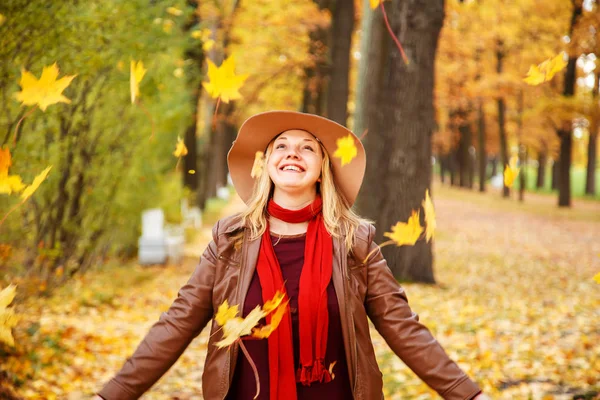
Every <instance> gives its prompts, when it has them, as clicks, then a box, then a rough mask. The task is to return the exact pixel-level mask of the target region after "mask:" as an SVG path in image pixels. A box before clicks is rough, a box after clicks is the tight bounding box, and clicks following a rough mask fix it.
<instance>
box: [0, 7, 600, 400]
mask: <svg viewBox="0 0 600 400" xmlns="http://www.w3.org/2000/svg"><path fill="white" fill-rule="evenodd" d="M599 54H600V11H599V4H598V2H597V1H596V0H585V1H581V0H545V1H539V0H516V1H513V2H505V1H503V0H464V1H459V0H445V1H444V0H423V1H420V2H408V1H404V0H386V1H384V2H381V1H380V0H364V1H362V0H356V1H353V0H293V1H289V0H252V1H246V0H239V1H237V0H208V1H197V0H187V1H184V0H168V1H167V0H130V1H127V2H123V1H117V0H105V1H103V2H97V1H79V0H70V1H66V0H53V1H51V2H47V1H30V0H2V2H0V140H1V141H2V142H1V145H2V154H1V155H2V158H1V159H0V193H2V197H0V211H1V212H0V214H1V216H0V217H1V218H2V220H1V222H0V272H1V273H0V289H5V291H4V292H2V294H1V295H0V359H1V360H2V361H1V364H0V398H7V399H21V398H26V399H65V398H68V399H78V398H89V397H91V396H92V394H93V393H94V392H95V391H98V390H99V389H100V388H101V387H102V384H103V383H104V382H106V381H107V380H108V379H110V377H111V376H112V375H113V374H114V373H116V372H117V371H118V368H120V366H121V365H122V363H123V362H124V361H125V359H126V357H127V356H128V355H130V354H131V352H132V351H133V350H135V347H136V345H137V343H139V341H140V339H141V338H142V337H143V335H144V334H145V332H147V330H148V328H149V327H150V326H151V324H152V323H153V322H154V321H156V320H157V319H158V317H159V315H160V313H161V312H162V311H166V309H168V306H169V305H170V303H171V302H172V300H173V299H174V298H175V297H176V296H177V290H178V289H179V287H180V286H181V285H182V284H183V283H185V282H186V280H187V278H188V277H189V275H190V274H191V272H192V271H193V269H194V266H195V264H196V263H197V260H198V257H199V255H200V254H201V253H202V251H203V250H204V247H205V246H206V244H207V243H208V240H210V229H211V227H212V225H213V224H214V223H215V222H216V221H217V220H218V218H220V217H222V216H225V215H229V214H231V213H233V212H236V211H239V210H240V209H242V207H243V204H242V203H241V201H240V200H239V198H238V197H237V196H236V194H235V191H234V190H233V189H232V187H231V186H230V185H229V182H228V171H227V163H226V155H227V151H228V150H229V148H230V146H231V143H232V141H233V140H234V139H235V137H236V134H237V130H238V128H239V126H240V125H241V123H242V122H243V121H244V120H245V119H246V118H247V117H249V116H251V115H253V114H255V113H257V112H262V111H267V110H273V109H282V110H296V111H303V112H309V113H315V114H319V115H322V116H326V117H328V118H330V119H333V120H335V121H336V122H338V123H340V124H342V125H345V126H347V127H349V128H350V129H351V130H353V132H355V133H356V135H357V136H359V137H360V139H361V141H362V142H363V145H364V146H365V149H366V151H367V160H368V161H367V164H368V165H367V172H366V176H365V180H364V182H363V186H362V189H361V192H360V195H359V198H358V200H357V204H356V209H357V211H358V212H359V213H360V214H361V215H363V216H365V217H367V218H370V219H372V220H374V221H375V223H376V226H377V228H378V229H377V237H376V240H377V241H378V242H382V241H385V240H387V239H386V238H384V233H385V232H388V231H390V230H391V229H392V226H393V225H395V224H396V223H398V222H406V221H407V220H408V219H409V217H410V216H411V212H412V211H413V210H419V209H420V208H421V207H422V202H423V201H424V199H425V196H426V194H425V193H426V191H427V190H428V191H429V194H430V196H431V198H432V199H433V203H434V204H435V219H436V221H437V229H436V231H435V235H434V239H433V240H424V239H423V240H418V241H417V242H416V243H415V244H414V245H404V246H387V247H385V248H383V253H384V256H385V257H386V260H387V261H388V265H389V267H390V269H391V270H392V272H393V273H394V275H395V276H396V278H397V279H398V280H399V281H400V282H401V283H402V284H403V286H404V287H405V289H406V291H407V293H408V296H409V300H410V302H411V305H412V307H413V309H414V310H415V311H416V312H417V313H419V315H420V316H421V321H422V322H423V323H424V324H425V325H427V326H428V328H430V329H431V331H432V333H433V334H434V336H436V338H437V339H438V340H439V341H440V342H441V343H442V345H443V346H444V348H445V349H446V350H447V352H448V353H449V354H450V355H451V357H452V358H453V359H455V360H456V361H457V362H458V363H459V365H460V366H461V367H462V368H463V369H465V371H466V372H467V373H468V374H469V375H470V376H471V377H472V378H473V379H474V380H476V381H477V382H478V383H479V384H480V385H481V387H482V388H483V389H484V391H486V392H487V393H488V394H489V395H490V396H491V397H492V398H505V399H576V398H582V399H583V398H585V399H593V398H599V397H598V396H599V395H598V392H599V391H600V324H599V323H598V322H599V321H600V319H599V318H600V275H598V274H600V244H599V243H600V242H599V241H598V237H599V235H600V188H599V186H600V172H599V171H598V169H599V163H598V157H597V154H598V139H597V137H598V130H599V126H600V102H599V100H600V99H599V97H598V96H599V86H598V82H599V80H600V66H599V62H600V61H599V60H598V56H599ZM61 96H62V97H61ZM49 167H51V168H50V169H49V170H48V169H47V168H49ZM423 207H424V206H423ZM424 214H425V213H423V212H421V215H420V221H421V224H422V225H428V227H430V226H432V225H433V223H432V222H431V221H430V222H427V221H426V220H425V215H424ZM430 216H431V214H430ZM15 287H16V289H15ZM13 297H14V299H13ZM11 301H12V303H11ZM206 335H207V333H206V332H203V333H202V335H201V336H200V337H199V338H198V339H197V340H195V341H194V342H193V344H192V345H191V346H190V348H189V349H188V350H187V351H186V352H185V353H184V355H183V356H182V357H181V358H180V359H179V360H178V361H177V363H176V365H175V366H174V367H173V368H172V369H171V370H170V371H169V372H168V373H167V374H166V375H165V376H164V377H163V378H162V379H161V380H160V381H159V382H158V383H157V384H156V385H155V386H154V387H153V388H152V389H151V391H149V392H148V393H147V394H146V396H145V398H148V399H176V398H177V399H201V398H202V394H201V392H202V391H201V384H200V378H201V374H202V364H203V357H205V352H206V340H207V337H206ZM372 336H373V341H374V343H375V345H376V348H377V349H378V350H377V352H378V354H377V356H378V361H379V364H380V368H381V370H382V372H383V375H384V382H385V395H386V399H387V398H389V399H429V398H439V397H438V396H437V395H436V394H435V392H433V391H432V390H431V389H430V388H428V387H427V385H426V384H425V383H423V382H422V381H421V380H419V378H418V377H416V376H415V375H414V374H413V373H412V372H411V371H410V370H409V369H408V368H407V367H406V366H405V365H404V364H403V363H402V362H401V360H399V359H398V358H397V357H396V356H395V355H393V354H392V353H390V351H389V349H388V348H387V346H386V345H385V342H383V340H382V339H381V337H380V336H379V335H378V334H377V332H376V331H375V330H373V333H372Z"/></svg>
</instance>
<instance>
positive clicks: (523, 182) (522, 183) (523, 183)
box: [519, 145, 527, 201]
mask: <svg viewBox="0 0 600 400" xmlns="http://www.w3.org/2000/svg"><path fill="white" fill-rule="evenodd" d="M521 147H522V149H521V173H520V174H519V201H524V200H525V189H526V188H527V147H526V146H525V145H521V146H520V148H521Z"/></svg>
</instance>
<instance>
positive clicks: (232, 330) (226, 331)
mask: <svg viewBox="0 0 600 400" xmlns="http://www.w3.org/2000/svg"><path fill="white" fill-rule="evenodd" d="M265 316H266V314H265V312H264V311H263V310H262V309H261V307H260V306H256V307H255V308H254V309H253V310H252V311H250V312H249V313H248V315H247V316H246V318H240V317H235V318H231V319H228V320H227V321H225V323H224V324H223V339H222V340H221V341H219V342H217V343H215V345H216V346H217V347H219V348H222V347H227V346H230V345H231V344H233V342H235V341H236V340H238V339H239V338H240V337H242V336H246V335H249V334H251V333H252V329H253V328H254V327H255V326H256V325H257V324H258V323H259V322H260V320H261V319H263V318H264V317H265Z"/></svg>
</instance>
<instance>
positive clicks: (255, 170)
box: [250, 151, 265, 178]
mask: <svg viewBox="0 0 600 400" xmlns="http://www.w3.org/2000/svg"><path fill="white" fill-rule="evenodd" d="M264 164H265V154H264V153H263V152H262V151H257V152H256V154H255V155H254V164H253V165H252V171H250V176H251V177H252V178H258V177H259V176H261V174H262V172H263V166H264Z"/></svg>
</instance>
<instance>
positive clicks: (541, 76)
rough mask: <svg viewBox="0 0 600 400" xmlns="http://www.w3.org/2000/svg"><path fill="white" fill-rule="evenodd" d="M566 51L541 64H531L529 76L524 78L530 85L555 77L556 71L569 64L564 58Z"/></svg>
mask: <svg viewBox="0 0 600 400" xmlns="http://www.w3.org/2000/svg"><path fill="white" fill-rule="evenodd" d="M564 54H565V52H564V51H562V52H560V53H559V54H557V55H556V56H554V57H552V58H549V59H547V60H545V61H544V62H542V63H540V64H539V65H531V66H530V67H529V71H527V76H526V77H525V78H524V79H523V80H524V81H525V83H527V84H529V85H534V86H535V85H539V84H541V83H544V82H547V81H549V80H551V79H552V78H554V75H556V73H558V72H560V71H562V70H563V69H564V68H565V67H566V66H567V64H568V62H567V61H565V59H564Z"/></svg>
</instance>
